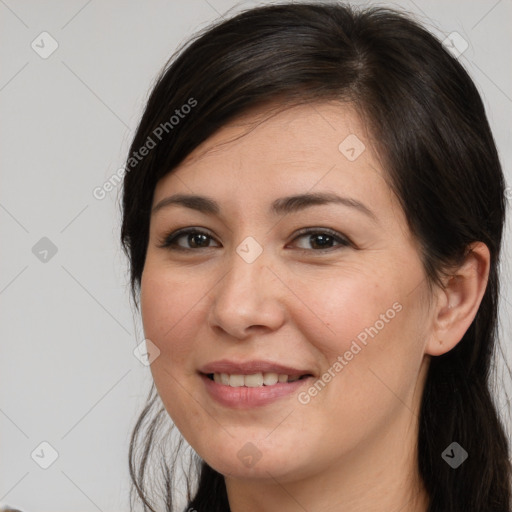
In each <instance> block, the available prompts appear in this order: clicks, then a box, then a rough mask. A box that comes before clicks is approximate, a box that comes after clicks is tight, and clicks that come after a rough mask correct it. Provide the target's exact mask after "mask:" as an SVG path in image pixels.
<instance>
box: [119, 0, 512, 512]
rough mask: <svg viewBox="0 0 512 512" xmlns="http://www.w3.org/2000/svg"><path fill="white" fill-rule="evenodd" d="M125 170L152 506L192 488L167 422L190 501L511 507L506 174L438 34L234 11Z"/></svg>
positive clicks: (189, 61) (381, 14) (375, 15)
mask: <svg viewBox="0 0 512 512" xmlns="http://www.w3.org/2000/svg"><path fill="white" fill-rule="evenodd" d="M126 171H127V172H126V174H125V178H124V194H123V224H122V233H121V237H122V242H123V244H124V248H125V250H126V253H127V255H128V257H129V260H130V268H131V283H132V291H133V295H134V298H135V299H136V301H137V303H140V308H141V315H142V321H143V326H144V334H145V337H146V339H147V342H146V343H147V347H148V353H149V357H150V362H151V371H152V375H153V378H154V384H155V387H154V388H153V389H152V390H151V393H150V396H149V399H148V405H147V407H146V408H145V409H144V411H143V412H142V414H141V417H140V418H139V421H138V423H137V425H136V427H135V430H134V432H133V437H132V444H131V447H130V471H131V475H132V479H133V482H134V484H135V489H136V491H137V493H138V495H139V497H140V498H141V499H142V501H143V503H144V505H145V510H162V505H160V504H157V503H158V499H159V498H161V499H163V500H164V502H165V507H166V508H165V509H166V510H169V511H170V510H174V509H173V506H175V504H176V501H177V498H179V495H178V489H177V488H176V487H175V486H174V485H173V480H174V479H175V477H176V475H177V474H178V470H177V468H176V464H175V461H176V456H177V450H176V451H174V454H173V455H172V454H171V455H172V456H169V455H167V454H165V450H166V449H167V448H168V447H169V446H170V442H169V443H168V442H167V441H163V438H162V437H160V436H163V435H165V434H166V433H168V432H167V427H166V425H165V423H166V420H169V419H170V420H172V422H173V423H174V424H175V425H176V426H177V428H178V430H179V432H180V434H181V436H182V437H183V439H184V440H185V441H186V442H187V443H189V444H190V446H191V447H192V448H193V450H194V452H195V453H196V454H197V455H196V456H195V457H193V462H195V463H196V464H197V470H198V472H197V482H196V481H194V483H193V484H192V485H191V486H189V484H188V482H187V493H188V495H187V510H196V511H199V512H201V511H209V512H211V511H228V510H231V512H240V511H244V512H252V511H261V510H265V511H272V510H286V511H288V510H289V511H292V510H308V511H313V510H314V511H315V512H317V511H318V512H320V511H331V510H332V511H334V510H335V511H341V510H343V511H344V512H355V511H361V510H365V511H383V510H407V511H415V512H416V511H418V512H419V511H422V512H424V511H428V512H437V511H443V512H448V511H453V512H455V511H457V512H460V511H465V512H468V511H475V512H477V511H478V512H482V511H489V512H490V511H495V512H498V511H499V512H505V511H510V510H511V499H510V481H511V478H510V477H511V474H512V473H511V467H510V461H509V459H508V449H509V446H508V440H507V438H506V435H505V430H504V428H503V425H502V423H501V421H500V419H499V414H498V411H497V410H496V408H495V406H494V403H493V401H492V398H491V394H490V385H489V371H490V365H491V361H492V356H493V351H494V350H495V343H496V339H495V330H496V322H497V304H498V291H499V280H498V263H499V255H500V246H501V238H502V229H503V223H504V216H505V196H504V178H503V174H502V170H501V167H500V163H499V160H498V155H497V152H496V148H495V144H494V141H493V137H492V134H491V132H490V129H489V125H488V122H487V119H486V116H485V112H484V107H483V105H482V101H481V99H480V97H479V94H478V92H477V90H476V88H475V86H474V84H473V82H472V81H471V79H470V78H469V76H468V75H467V73H466V72H465V70H464V69H463V67H462V66H461V65H460V64H459V62H458V61H457V60H456V59H455V58H453V57H452V56H451V55H450V54H449V52H448V51H446V50H445V49H444V47H443V45H442V44H441V43H440V42H439V41H438V40H437V39H435V38H434V37H433V36H432V35H430V34H429V33H428V32H427V31H426V30H425V29H423V28H422V27H421V26H419V25H418V24H416V23H415V22H414V21H412V20H411V19H409V18H407V17H405V16H404V15H402V14H399V13H397V12H395V11H392V10H386V9H380V8H371V9H364V10H355V9H354V8H350V7H347V6H343V5H341V4H320V3H312V4H301V5H293V4H283V5H275V6H268V7H261V8H257V9H253V10H250V11H247V12H244V13H241V14H239V15H237V16H235V17H234V18H232V19H229V20H226V21H223V22H222V23H220V24H218V25H217V26H215V27H212V28H209V29H208V30H206V31H205V32H204V33H203V34H202V35H200V36H199V37H197V38H196V39H194V40H193V41H191V42H190V43H189V44H188V45H187V46H186V47H185V48H183V49H182V50H181V51H180V52H179V54H178V55H177V56H175V57H174V58H173V59H172V60H171V63H170V65H169V66H168V67H167V69H166V70H164V72H163V73H162V75H161V77H160V79H159V80H158V82H157V84H156V86H155V87H154V89H153V91H152V94H151V96H150V98H149V100H148V103H147V106H146V109H145V112H144V114H143V117H142V120H141V122H140V125H139V127H138V130H137V132H136V134H135V137H134V140H133V143H132V145H131V149H130V155H129V158H128V161H127V166H126ZM139 294H140V295H139ZM148 340H149V341H148ZM140 442H142V443H143V447H142V448H139V443H140ZM157 445H158V446H159V447H160V449H161V450H162V457H161V461H160V464H161V470H162V474H163V476H164V484H165V490H163V491H157V490H155V489H153V494H152V493H151V491H149V490H148V489H147V487H146V475H147V473H148V471H150V470H151V464H150V454H151V453H152V451H153V450H154V449H155V447H156V446H157ZM178 448H179V446H178ZM140 450H142V452H140ZM139 457H140V460H139ZM173 504H174V505H173Z"/></svg>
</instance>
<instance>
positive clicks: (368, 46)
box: [121, 2, 512, 512]
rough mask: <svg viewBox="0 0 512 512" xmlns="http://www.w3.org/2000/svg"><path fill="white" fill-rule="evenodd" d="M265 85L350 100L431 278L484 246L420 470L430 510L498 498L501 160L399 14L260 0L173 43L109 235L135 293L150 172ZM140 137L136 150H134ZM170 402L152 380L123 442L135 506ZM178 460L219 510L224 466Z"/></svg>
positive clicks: (457, 77)
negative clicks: (459, 459)
mask: <svg viewBox="0 0 512 512" xmlns="http://www.w3.org/2000/svg"><path fill="white" fill-rule="evenodd" d="M276 100H279V101H280V102H281V104H282V105H283V106H286V105H294V104H300V103H308V102H318V101H330V100H339V101H344V102H349V103H350V104H352V105H354V106H355V107H356V108H357V110H358V112H359V114H360V115H361V116H362V118H363V120H364V122H365V123H366V125H367V126H368V127H369V129H370V131H371V133H372V134H373V137H374V138H375V141H376V142H375V144H376V147H377V149H378V151H377V153H378V154H379V155H380V157H381V159H382V162H383V167H384V169H385V175H386V179H387V181H388V183H389V186H390V187H391V188H392V190H393V191H394V192H395V194H396V196H397V197H398V199H399V201H400V204H401V206H402V208H403V210H404V212H405V215H406V218H407V221H408V224H409V228H410V230H411V233H412V234H413V236H414V237H415V238H416V240H418V242H419V246H420V248H421V249H420V253H421V254H420V256H421V259H422V263H423V265H424V268H425V273H426V275H427V279H428V283H429V284H430V285H433V284H440V283H441V277H442V276H443V273H444V272H445V271H446V270H447V269H449V268H450V267H452V266H453V265H457V264H458V263H460V262H461V261H462V260H463V258H464V256H465V255H466V253H467V250H468V246H469V245H470V244H471V243H472V242H475V241H481V242H484V243H485V244H486V245H487V247H488V248H489V251H490V255H491V259H490V273H489V279H488V284H487V288H486V290H485V294H484V296H483V299H482V302H481V305H480V308H479V310H478V312H477V314H476V317H475V319H474V321H473V322H472V324H471V326H470V327H469V329H468V330H467V332H466V333H465V335H464V337H463V339H462V340H461V341H460V342H459V343H458V344H457V345H456V347H455V348H453V349H452V350H451V351H449V352H448V353H446V354H444V355H441V356H437V357H432V359H431V364H430V367H429V371H428V375H427V380H426V383H425V388H424V392H423V397H422V403H421V412H420V422H419V433H418V452H419V453H418V470H419V473H420V475H421V478H422V479H423V482H424V484H425V487H426V490H427V492H428V494H429V497H430V505H429V509H428V510H429V512H441V511H442V512H462V511H464V512H510V511H511V481H512V479H511V475H512V468H511V463H510V460H509V444H508V439H507V436H506V433H505V427H504V425H503V423H502V421H501V420H500V417H499V413H498V409H497V405H496V403H495V401H494V398H493V396H494V393H493V389H492V383H491V371H490V370H491V363H492V358H493V357H494V356H495V355H496V348H497V346H498V345H497V311H498V298H499V276H498V266H499V258H500V248H501V242H502V231H503V225H504V221H505V209H506V199H505V186H504V177H503V172H502V169H501V166H500V162H499V158H498V154H497V150H496V146H495V143H494V139H493V136H492V133H491V130H490V127H489V124H488V121H487V117H486V114H485V109H484V106H483V103H482V100H481V98H480V96H479V94H478V91H477V89H476V87H475V85H474V83H473V81H472V80H471V78H470V77H469V75H468V73H467V72H466V71H465V69H464V68H463V66H462V65H461V64H460V63H459V61H458V60H457V59H456V58H454V57H453V56H452V55H451V54H450V53H449V52H448V51H447V50H445V48H444V46H443V45H442V43H441V42H440V41H439V40H438V39H436V38H435V37H434V36H433V35H432V34H430V33H429V32H428V31H427V30H426V29H424V28H423V27H422V26H421V25H420V24H419V23H417V22H416V21H414V20H413V19H412V18H411V17H410V16H409V15H405V14H403V13H400V12H397V11H395V10H391V9H385V8H380V7H378V8H377V7H373V8H364V9H356V8H354V7H351V6H347V5H343V4H340V3H337V4H329V3H326V4H323V3H319V2H315V3H307V4H306V3H303V4H295V5H294V4H290V3H289V4H278V5H271V6H264V7H258V8H254V9H251V10H248V11H244V12H242V13H240V14H238V15H236V16H234V17H232V18H230V19H228V20H226V21H224V20H223V21H222V22H220V23H217V24H215V25H213V26H211V27H208V28H207V29H205V30H204V31H202V32H201V33H200V34H198V35H197V36H196V37H195V38H193V39H191V40H190V41H189V42H188V43H187V44H186V45H184V46H183V47H182V48H180V49H179V50H178V51H177V52H176V54H175V55H173V57H171V59H170V61H169V62H168V63H167V65H166V66H165V67H164V69H163V71H162V73H161V75H160V76H159V78H158V79H157V81H156V83H155V85H154V87H153V89H152V92H151V94H150V96H149V98H148V101H147V104H146V107H145V111H144V113H143V116H142V119H141V121H140V124H139V126H138V129H137V131H136V133H135V136H134V139H133V143H132V145H131V148H130V155H129V157H128V160H127V164H126V173H125V176H124V186H123V199H122V209H123V211H122V215H123V219H122V229H121V241H122V244H123V248H124V250H125V252H126V254H127V256H128V259H129V263H130V282H131V289H132V294H133V297H134V298H135V302H136V303H137V296H138V293H139V292H140V281H141V274H142V270H143V268H144V261H145V255H146V249H147V245H148V239H149V222H150V210H151V204H152V199H153V193H154V189H155V186H156V183H157V181H158V180H159V179H160V178H162V177H163V176H164V175H166V174H167V173H169V172H172V170H173V169H174V168H175V167H176V166H177V165H178V164H179V163H180V162H181V161H182V160H183V159H184V158H185V157H186V156H187V155H189V154H190V153H191V152H192V151H193V150H194V148H196V147H197V146H198V145H199V144H200V143H202V142H203V141H205V140H206V139H208V138H209V137H210V136H211V135H212V134H213V133H215V132H216V130H217V129H218V128H220V127H221V126H224V125H225V124H226V123H228V122H230V121H232V120H234V119H235V118H236V117H237V116H240V115H242V114H244V113H246V112H247V111H248V110H249V109H253V108H264V107H265V106H267V105H271V104H275V101H276ZM185 106H187V108H185ZM177 109H178V111H179V112H180V113H181V114H182V115H180V116H179V118H178V116H177V114H176V111H177ZM173 116H174V118H173ZM150 141H151V144H150ZM150 145H151V149H150V150H149V152H147V154H146V156H145V157H144V158H142V159H139V158H134V157H133V155H134V154H135V153H136V152H138V151H139V149H140V148H142V147H143V146H146V147H149V146H150ZM152 414H153V416H152ZM166 416H167V415H166V413H165V412H164V409H163V406H162V404H161V402H160V401H159V400H158V397H157V394H156V393H155V390H154V384H153V388H152V390H151V392H150V397H149V398H148V405H147V407H146V408H145V409H144V411H143V412H142V414H141V417H140V419H139V422H137V424H136V426H135V428H134V431H133V434H132V439H131V445H130V454H129V463H130V474H131V477H132V481H133V486H134V488H135V491H136V492H137V495H138V498H140V500H141V501H142V503H143V504H144V510H151V511H153V510H155V509H154V508H153V505H152V503H151V500H152V498H151V495H150V494H149V491H148V489H147V487H146V484H145V471H146V469H147V468H149V466H150V453H151V451H152V450H153V448H154V447H155V446H156V445H158V442H157V441H158V439H159V438H161V436H163V435H165V434H166V433H167V432H168V431H169V429H170V428H171V427H172V425H171V422H170V421H169V418H167V417H166ZM151 418H153V419H151ZM162 418H164V419H162ZM164 420H165V421H164ZM165 422H167V424H166V423H165ZM454 441H455V442H457V443H459V444H460V445H461V446H462V447H463V448H464V449H465V450H466V451H467V452H468V453H469V458H468V459H467V460H466V461H465V462H464V463H463V464H462V465H461V466H459V467H458V468H457V469H456V470H455V469H452V468H451V467H450V466H449V465H448V464H447V463H446V462H445V461H444V460H443V458H442V456H441V455H442V453H443V451H444V450H445V449H446V448H447V447H448V446H449V445H450V444H451V443H452V442H454ZM140 443H142V446H143V448H142V449H141V448H140V447H139V445H140ZM160 446H161V443H160ZM176 450H178V448H176V449H175V450H174V453H176ZM161 469H162V474H163V475H164V489H163V490H162V491H161V492H162V493H163V496H162V498H163V499H164V500H165V506H166V510H167V511H168V512H171V511H173V510H174V508H173V506H175V505H173V504H175V502H176V500H175V496H176V492H177V491H176V489H175V487H174V486H173V479H174V477H175V476H176V474H177V469H176V468H175V458H171V459H170V460H169V458H168V457H166V456H165V455H163V453H162V454H161ZM193 469H194V470H193ZM189 470H190V472H189V474H190V478H193V475H195V480H194V484H193V489H192V490H191V489H190V487H189V484H188V480H187V503H188V504H189V507H190V508H191V509H194V510H196V511H198V512H203V511H205V512H206V511H208V512H215V511H218V512H226V511H229V504H228V500H227V495H226V488H225V484H224V478H223V476H222V475H221V474H219V473H217V472H216V471H215V470H214V469H212V468H211V467H209V466H208V465H207V464H206V463H205V462H204V461H202V460H201V459H200V458H199V457H198V456H197V455H196V456H194V457H193V460H192V463H191V466H190V468H189ZM132 490H133V488H132Z"/></svg>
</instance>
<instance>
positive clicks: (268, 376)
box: [213, 373, 300, 388]
mask: <svg viewBox="0 0 512 512" xmlns="http://www.w3.org/2000/svg"><path fill="white" fill-rule="evenodd" d="M299 379H300V376H299V375H296V376H294V377H289V376H288V375H279V374H277V373H254V374H252V375H238V374H234V375H229V374H228V373H214V374H213V380H214V381H215V382H217V383H218V384H224V385H225V386H231V387H233V388H239V387H242V386H246V387H248V388H257V387H260V386H273V385H274V384H277V383H278V382H295V381H297V380H299Z"/></svg>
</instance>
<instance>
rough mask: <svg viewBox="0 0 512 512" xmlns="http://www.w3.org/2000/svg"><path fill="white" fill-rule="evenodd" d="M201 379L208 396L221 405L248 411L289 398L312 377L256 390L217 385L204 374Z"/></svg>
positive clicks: (260, 387)
mask: <svg viewBox="0 0 512 512" xmlns="http://www.w3.org/2000/svg"><path fill="white" fill-rule="evenodd" d="M201 379H203V382H204V384H205V386H206V390H207V391H208V393H209V394H210V396H211V397H212V398H213V399H214V400H215V401H217V402H218V403H220V404H221V405H224V406H226V407H232V408H235V409H248V408H251V407H258V406H262V405H267V404H270V403H272V402H275V401H276V400H278V399H280V398H283V397H285V396H289V395H291V394H292V393H295V392H297V390H298V389H299V388H300V387H302V386H304V385H305V384H309V383H310V380H311V379H312V377H306V378H305V379H301V380H296V381H295V382H278V383H277V384H273V385H272V386H258V387H256V388H249V387H246V386H241V387H238V388H233V387H231V386H226V385H225V384H219V383H217V382H215V381H213V380H211V379H209V378H208V377H207V376H206V375H204V374H201Z"/></svg>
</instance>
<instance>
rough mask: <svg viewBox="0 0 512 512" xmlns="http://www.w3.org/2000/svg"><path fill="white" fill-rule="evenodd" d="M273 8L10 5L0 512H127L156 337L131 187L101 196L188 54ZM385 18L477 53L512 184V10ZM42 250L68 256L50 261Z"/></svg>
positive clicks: (3, 131) (421, 12) (0, 286)
mask: <svg viewBox="0 0 512 512" xmlns="http://www.w3.org/2000/svg"><path fill="white" fill-rule="evenodd" d="M260 3H261V2H234V1H231V0H187V1H166V2H165V1H157V0H151V1H148V2H142V1H139V2H135V1H129V2H127V1H125V2H121V0H108V1H103V2H100V1H98V0H89V1H85V0H73V1H68V2H62V1H61V2H57V1H45V2H38V1H35V0H31V1H28V0H27V1H21V0H18V1H16V0H5V1H4V0H0V37H1V42H2V44H1V45H0V52H1V59H2V66H1V69H0V109H1V112H0V116H1V123H0V135H1V138H0V140H1V141H2V142H1V151H0V162H1V172H2V187H1V190H0V223H1V229H2V249H1V266H2V268H1V277H0V308H1V315H2V316H1V318H2V321H1V322H0V332H1V340H2V341H1V343H2V345H1V358H0V376H1V386H0V450H1V452H0V453H1V456H0V502H3V503H9V504H11V505H14V506H17V507H20V508H23V509H25V510H26V511H27V512H36V511H51V512H61V511H62V512H64V511H69V510H74V511H76V512H78V511H96V510H100V511H104V512H111V511H112V512H113V511H126V510H128V488H129V481H128V468H127V450H128V440H129V433H130V431H131V429H132V427H133V424H134V422H135V420H136V417H137V415H138V412H139V411H140V409H141V407H142V404H143V399H144V397H145V395H146V393H147V390H148V389H149V386H150V383H151V375H150V371H149V368H148V367H146V366H144V365H143V364H141V363H140V362H139V360H138V359H137V358H136V357H135V356H134V355H133V350H134V349H135V347H136V346H137V344H138V343H140V342H141V341H142V339H143V335H142V329H141V327H140V322H139V320H138V319H137V318H134V314H133V312H132V309H131V304H130V300H129V294H128V286H127V283H128V278H127V272H126V270H127V266H126V262H125V260H124V256H123V255H122V253H121V250H120V247H119V244H118V233H119V219H120V216H119V208H118V204H117V202H118V200H119V195H118V194H119V187H118V188H117V189H116V190H114V191H112V192H110V193H109V194H108V195H107V197H106V198H105V199H103V200H98V199H95V198H94V197H93V194H92V191H93V189H94V188H95V187H98V186H101V185H102V184H103V183H104V182H105V181H106V180H107V179H108V178H109V177H110V176H111V175H112V174H114V173H115V172H116V170H117V169H119V168H120V167H122V166H123V165H124V158H125V156H126V154H127V150H128V144H129V141H130V138H131V137H132V135H133V130H134V129H135V128H136V125H137V122H138V119H139V117H140V115H141V109H142V105H143V103H144V100H145V98H146V95H147V93H148V91H149V88H150V85H151V83H152V81H153V79H154V78H155V76H156V75H157V73H158V72H159V70H160V68H161V67H162V66H163V65H164V63H165V62H166V60H167V59H168V57H169V56H170V55H171V54H172V52H173V51H174V50H175V49H176V47H177V45H178V44H179V43H180V42H182V41H183V40H184V38H186V37H188V36H190V35H191V34H192V33H193V32H194V31H196V30H199V29H201V28H203V27H204V26H206V25H207V24H208V23H210V22H212V21H213V20H216V19H217V18H218V17H219V16H226V15H228V13H227V11H228V10H230V12H236V11H238V10H240V9H242V8H245V7H250V6H254V5H257V4H260ZM266 3H272V2H266ZM354 3H357V2H354ZM370 3H373V2H370ZM380 5H387V6H402V7H405V8H406V9H408V10H409V11H411V12H413V13H416V14H417V15H418V18H419V19H420V20H421V21H423V22H424V23H425V24H426V25H427V26H428V27H429V28H430V29H431V30H432V32H434V33H435V34H436V35H438V36H440V37H442V38H443V39H444V38H445V37H446V36H447V35H448V34H449V33H451V32H453V31H456V32H458V33H459V34H460V35H461V36H462V37H463V38H464V39H465V40H466V41H467V42H468V44H469V46H468V48H467V49H466V50H465V51H464V53H463V54H462V55H461V56H460V57H459V59H460V60H461V61H462V62H463V64H464V65H465V66H466V68H467V69H468V70H469V72H470V74H471V76H472V77H473V79H474V80H475V81H476V83H477V86H478V87H479V90H480V91H481V93H482V95H483V97H484V101H485V105H486V108H487V111H488V115H489V120H490V123H491V126H492V128H493V130H494V134H495V138H496V141H497V145H498V148H499V151H500V155H501V158H502V163H503V167H504V170H505V172H506V174H507V181H508V183H509V184H512V178H511V175H510V173H511V171H510V169H511V162H512V140H511V127H510V119H512V72H511V66H510V51H511V49H512V44H511V43H512V32H511V31H510V20H511V19H512V0H500V1H494V0H493V1H472V2H467V1H463V0H457V1H450V2H447V1H441V0H439V1H432V2H419V0H416V1H415V2H413V1H412V0H404V1H400V2H385V3H380ZM44 31H46V32H48V33H49V34H51V36H52V37H53V38H54V39H55V40H56V41H57V43H58V48H57V50H56V51H55V52H54V53H53V54H52V55H50V56H49V57H48V58H46V59H43V58H42V57H41V56H40V55H39V54H38V53H36V51H35V50H34V49H33V48H32V47H31V43H32V42H33V41H35V43H34V44H38V45H39V47H40V50H39V51H43V48H42V46H43V44H44V51H48V49H49V48H50V40H49V39H45V42H44V43H41V36H40V34H41V33H42V32H44ZM44 37H46V36H44ZM508 193H509V196H510V195H512V194H511V189H510V188H509V190H508ZM43 237H47V238H48V239H49V240H51V242H52V244H53V245H54V246H55V247H56V249H57V252H56V254H54V255H52V252H51V250H50V252H48V254H46V253H44V250H45V248H46V249H48V248H47V247H46V246H45V245H44V244H45V243H46V244H47V243H48V242H44V241H43V242H39V241H40V239H41V238H43ZM38 242H39V243H40V244H43V245H42V246H39V245H37V246H36V249H34V252H35V253H36V254H34V252H33V247H34V246H35V245H36V244H37V243H38ZM41 251H42V252H41ZM509 255H510V224H508V227H507V236H506V247H505V253H504V261H507V262H508V259H509ZM41 258H43V259H44V258H46V261H41ZM503 270H504V277H503V279H504V281H503V283H504V289H503V300H502V304H501V308H502V309H501V318H502V326H501V332H502V333H503V336H504V341H503V345H504V346H505V345H506V348H507V350H508V355H507V356H506V357H507V358H508V360H509V361H510V358H511V351H510V348H509V346H510V334H511V332H512V328H511V322H510V317H511V312H512V306H511V302H512V300H511V298H510V297H511V296H512V294H511V293H510V291H511V284H510V282H511V272H510V267H509V265H508V264H505V265H504V269H503ZM499 399H500V404H501V405H500V407H503V406H504V405H505V398H504V397H501V398H499ZM42 442H47V443H49V444H50V445H51V446H52V447H53V448H54V449H55V450H56V451H57V452H58V458H57V459H56V461H55V462H54V463H53V464H52V465H51V466H50V467H49V468H48V469H42V468H41V467H40V466H39V465H38V464H37V463H36V461H35V460H39V461H43V460H44V459H45V458H46V460H49V459H48V457H50V456H51V450H50V449H49V448H48V447H47V446H46V445H43V446H42V447H41V446H40V443H42ZM34 450H36V451H35V455H34V459H35V460H34V459H33V458H32V457H31V454H32V453H33V452H34ZM38 455H39V458H38Z"/></svg>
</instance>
